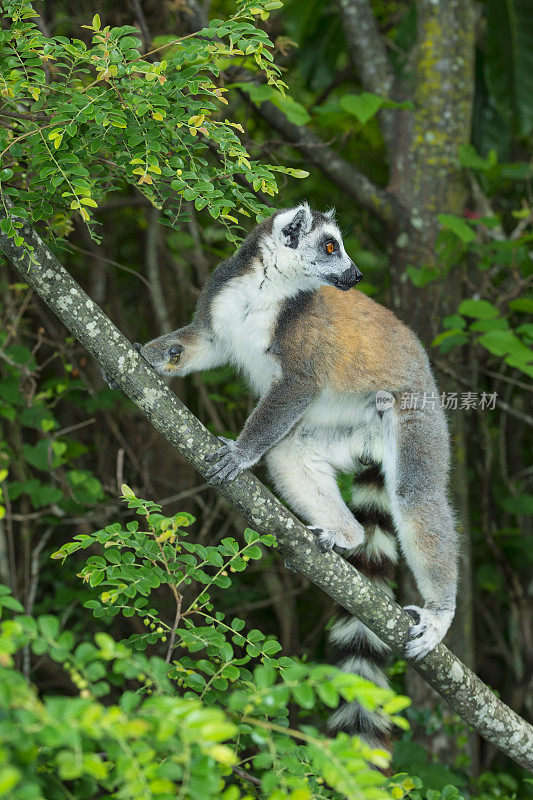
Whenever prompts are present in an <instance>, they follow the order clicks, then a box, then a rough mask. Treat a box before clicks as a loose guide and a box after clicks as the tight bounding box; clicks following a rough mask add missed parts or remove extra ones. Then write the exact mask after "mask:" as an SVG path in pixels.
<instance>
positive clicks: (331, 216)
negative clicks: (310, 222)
mask: <svg viewBox="0 0 533 800" xmlns="http://www.w3.org/2000/svg"><path fill="white" fill-rule="evenodd" d="M335 214H336V211H335V209H334V208H328V210H327V211H325V212H324V216H325V218H326V219H328V220H334V219H335Z"/></svg>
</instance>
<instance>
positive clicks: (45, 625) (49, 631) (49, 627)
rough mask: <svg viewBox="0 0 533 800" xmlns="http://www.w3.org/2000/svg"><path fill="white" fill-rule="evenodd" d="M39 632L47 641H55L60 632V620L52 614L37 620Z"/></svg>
mask: <svg viewBox="0 0 533 800" xmlns="http://www.w3.org/2000/svg"><path fill="white" fill-rule="evenodd" d="M37 625H38V626H39V630H40V632H41V633H42V635H43V636H44V638H45V639H55V637H56V636H57V633H58V631H59V620H58V618H57V617H53V616H52V615H51V614H44V615H43V616H41V617H39V618H38V620H37Z"/></svg>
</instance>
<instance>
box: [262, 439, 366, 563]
mask: <svg viewBox="0 0 533 800" xmlns="http://www.w3.org/2000/svg"><path fill="white" fill-rule="evenodd" d="M266 460H267V465H268V471H269V474H270V476H271V478H272V481H273V483H274V485H275V487H276V489H277V491H278V492H279V494H280V495H281V496H282V497H283V498H284V500H286V501H287V503H288V504H289V506H290V507H291V509H292V510H293V511H294V512H295V513H296V514H298V516H300V517H302V519H304V520H305V521H306V522H307V523H308V525H309V530H310V531H311V532H312V533H313V534H314V536H315V538H316V542H317V545H318V547H319V549H320V550H322V551H324V552H325V551H328V550H332V549H333V548H334V547H339V548H343V549H351V548H353V547H357V546H358V545H360V544H362V543H363V541H364V528H363V526H362V525H360V524H359V522H357V520H356V519H355V517H354V515H353V514H352V512H351V511H350V509H349V508H348V506H347V505H346V504H345V502H344V500H343V499H342V495H341V493H340V491H339V487H338V485H337V481H336V479H335V470H334V468H333V467H332V466H331V465H330V464H328V463H327V454H326V453H325V452H324V453H321V452H320V446H319V445H317V443H316V442H314V440H313V439H312V437H306V436H301V435H300V434H299V432H298V431H295V432H294V433H293V434H291V435H290V436H287V437H286V438H285V439H284V440H283V441H282V442H280V443H279V444H278V445H276V447H273V448H272V450H270V452H269V453H268V454H267V457H266Z"/></svg>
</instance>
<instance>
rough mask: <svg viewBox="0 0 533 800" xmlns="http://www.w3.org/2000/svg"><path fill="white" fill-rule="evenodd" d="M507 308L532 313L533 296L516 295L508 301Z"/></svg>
mask: <svg viewBox="0 0 533 800" xmlns="http://www.w3.org/2000/svg"><path fill="white" fill-rule="evenodd" d="M509 308H512V309H513V311H523V312H524V314H533V297H518V298H517V299H516V300H510V301H509Z"/></svg>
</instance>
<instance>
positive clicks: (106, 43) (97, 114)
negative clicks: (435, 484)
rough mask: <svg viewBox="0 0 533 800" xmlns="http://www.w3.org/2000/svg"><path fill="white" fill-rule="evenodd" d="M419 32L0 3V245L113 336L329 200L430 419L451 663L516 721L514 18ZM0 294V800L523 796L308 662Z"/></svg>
mask: <svg viewBox="0 0 533 800" xmlns="http://www.w3.org/2000/svg"><path fill="white" fill-rule="evenodd" d="M208 6H209V7H208ZM431 7H432V4H431V3H429V2H423V0H420V2H373V3H372V5H371V6H370V5H369V4H367V3H365V2H357V1H356V0H354V2H345V0H343V1H342V2H341V3H339V5H338V6H337V5H335V4H334V3H325V2H323V0H314V2H304V0H289V2H287V3H285V5H284V6H283V8H281V7H280V4H279V3H277V2H274V1H273V2H266V1H265V2H257V3H250V2H244V3H241V4H236V3H234V2H233V1H231V2H230V1H229V0H228V2H226V1H225V0H224V1H223V2H212V3H211V4H207V3H203V4H201V3H200V4H197V3H193V2H191V0H187V2H185V0H168V2H166V3H163V4H161V3H155V2H153V3H152V2H150V1H149V0H146V1H145V2H144V3H143V4H142V5H141V4H140V3H139V2H138V1H137V0H133V1H132V2H131V4H120V5H119V4H115V3H111V2H103V3H101V4H99V5H97V6H96V7H95V6H94V3H88V2H87V3H86V2H85V0H81V2H78V3H76V4H72V3H70V2H61V1H58V2H47V3H46V4H45V5H44V6H43V5H42V4H35V5H34V6H32V7H30V6H29V5H27V4H25V3H23V2H20V0H19V1H18V2H4V3H3V11H4V17H3V21H2V30H1V31H0V59H1V63H2V75H1V84H0V93H1V101H0V155H1V160H2V164H1V171H0V182H1V183H0V190H1V192H2V195H1V196H2V202H3V203H4V207H8V205H7V204H8V203H9V202H11V203H12V204H13V207H10V221H8V222H6V223H5V229H4V228H3V231H4V233H7V234H9V235H10V236H13V237H14V238H15V241H17V237H18V236H19V233H18V231H19V230H20V228H19V226H20V224H21V223H22V221H23V220H24V219H30V220H32V221H33V222H34V223H35V224H36V225H37V227H38V229H39V232H40V234H41V235H42V236H43V237H44V238H46V240H47V241H48V242H49V243H52V244H53V246H54V249H55V250H56V252H58V254H59V257H60V259H61V260H62V261H63V263H65V264H66V265H67V266H68V268H69V269H70V270H71V272H72V274H73V275H74V276H75V277H76V279H77V280H78V281H79V282H80V283H81V284H82V285H83V286H84V288H86V290H87V291H88V293H89V294H90V296H91V297H92V298H93V299H94V300H95V301H96V302H97V303H99V304H100V305H101V306H102V307H103V308H104V310H105V311H106V312H107V313H108V314H109V316H110V317H111V318H112V319H113V320H114V321H115V322H116V324H117V325H118V326H119V327H120V328H121V330H122V331H123V332H124V333H125V334H126V335H127V336H128V337H129V338H130V339H131V340H138V341H144V340H145V339H149V338H152V337H154V336H157V335H159V334H161V333H163V332H165V331H169V330H172V329H174V328H177V327H179V326H180V325H183V324H185V323H186V322H187V321H188V320H189V319H190V315H191V313H192V310H193V309H194V305H195V301H196V297H197V294H198V291H199V288H200V287H201V285H202V284H203V282H204V280H205V277H206V275H207V274H208V272H209V270H210V269H211V268H212V267H213V266H214V265H216V264H217V263H218V262H219V261H220V260H221V259H222V258H224V257H225V255H227V254H228V253H229V252H231V250H232V249H233V248H234V246H235V242H236V241H238V240H239V238H240V237H242V236H243V235H244V234H245V232H246V231H247V230H249V229H250V227H251V226H252V225H253V224H254V223H255V220H256V219H260V218H262V217H263V216H264V215H266V214H268V213H270V210H269V209H270V207H271V206H274V207H278V206H287V205H290V204H291V203H294V202H298V201H299V200H301V199H302V197H303V196H305V197H306V198H307V199H308V200H309V202H310V203H311V205H313V206H316V207H318V208H326V207H329V206H331V205H335V206H336V208H337V212H338V216H339V219H340V221H341V225H342V227H343V230H344V232H345V242H346V246H347V249H348V252H349V253H350V255H351V256H352V258H353V259H354V260H355V261H356V263H357V264H358V265H359V266H360V267H361V269H362V271H363V272H364V274H365V281H364V283H363V284H361V288H362V289H363V290H364V291H366V292H368V293H369V294H372V295H373V296H374V297H376V299H378V300H379V301H380V302H384V303H385V304H387V305H389V306H391V307H394V308H395V310H396V311H397V313H398V314H399V315H400V316H401V317H402V318H403V319H404V320H405V321H406V322H408V323H409V324H411V325H412V326H413V327H414V328H415V329H416V330H417V332H418V333H419V335H420V336H421V337H422V338H423V339H424V341H425V342H426V344H427V345H428V346H431V350H430V352H431V357H432V359H433V362H434V365H435V368H436V370H437V373H438V377H439V383H440V385H441V387H442V388H443V389H445V390H446V391H448V392H456V393H457V395H458V403H457V409H454V408H453V403H452V407H451V409H450V423H451V426H452V431H453V437H454V446H455V453H454V464H455V469H454V492H455V505H456V508H457V513H458V518H459V521H460V523H461V525H462V528H463V532H464V546H463V553H462V556H463V575H462V584H461V590H460V593H459V610H458V615H457V621H456V624H455V630H454V631H452V633H451V636H450V644H451V646H452V648H453V649H454V650H455V651H456V652H458V653H459V654H460V655H461V657H462V658H463V659H464V660H465V661H467V663H469V664H471V665H473V666H475V669H476V671H477V672H478V674H479V675H480V676H481V678H482V679H483V680H484V681H486V682H487V683H489V684H490V685H491V686H493V687H494V688H495V689H496V690H497V691H498V693H499V694H500V695H501V697H502V699H504V700H505V702H507V703H508V704H509V705H510V706H511V707H512V708H513V709H515V710H516V711H517V712H518V713H519V714H521V715H522V716H524V717H527V716H530V715H531V703H532V699H531V692H529V693H528V687H530V684H528V681H530V680H531V674H532V665H533V641H532V638H531V631H532V629H533V626H532V625H531V607H530V602H529V604H528V589H529V584H528V580H529V579H530V572H531V560H532V547H531V536H530V534H531V528H530V524H531V523H530V521H528V515H529V514H530V512H531V509H532V505H533V494H532V492H531V478H532V476H533V471H532V468H531V458H530V441H529V440H528V438H527V434H528V433H529V430H530V428H531V424H532V422H533V418H532V417H531V415H530V413H529V409H528V399H529V396H530V395H529V392H530V391H531V387H530V383H529V381H528V378H530V377H531V373H532V371H533V363H532V354H531V347H530V345H531V342H532V340H533V325H532V324H531V322H530V317H528V314H530V313H531V311H532V310H533V293H532V292H531V239H532V214H531V185H530V182H531V164H530V158H531V154H530V146H531V133H532V127H533V99H532V98H533V91H531V90H532V89H533V87H532V86H531V81H532V78H531V76H532V75H533V64H532V63H531V61H532V55H531V53H533V46H532V45H533V11H532V10H531V9H530V8H529V7H528V4H527V2H522V1H521V0H515V2H514V3H508V4H505V6H504V5H503V4H501V3H498V2H496V0H494V2H492V0H491V2H488V3H486V4H482V3H480V4H477V5H471V4H470V3H467V2H454V3H452V2H451V1H450V2H441V3H440V4H439V10H438V12H437V11H436V10H435V9H433V11H431ZM369 9H370V10H371V11H372V13H373V16H372V20H375V23H374V25H375V27H374V28H373V27H372V26H370V27H369V28H368V27H365V24H363V23H365V21H366V22H367V21H368V19H367V16H365V14H367V13H368V11H369ZM35 14H38V15H39V16H35ZM209 19H210V20H212V21H211V23H210V24H209V23H208V20H209ZM354 20H355V23H356V24H355V25H354V24H353V22H354ZM207 24H209V28H208V29H207V30H204V31H203V33H202V35H200V36H197V35H195V32H196V31H198V30H199V29H201V28H203V27H204V26H206V25H207ZM364 37H366V48H365V40H364ZM143 54H144V55H143ZM436 78H440V80H439V81H437V80H436ZM385 98H386V99H385ZM2 224H3V225H4V223H2ZM1 280H2V284H1V289H2V293H1V306H0V313H1V315H2V325H1V329H0V348H1V349H0V424H1V426H2V434H3V435H2V440H3V441H2V443H1V444H0V481H1V490H2V496H1V499H0V503H1V506H0V517H1V518H0V583H1V584H3V585H4V588H2V589H0V591H1V592H2V594H1V595H0V608H1V609H2V612H3V617H4V618H5V619H6V621H5V622H4V625H3V628H2V638H1V640H0V665H1V666H0V698H1V700H0V703H1V706H2V708H3V709H5V712H4V716H2V717H0V738H1V740H2V743H3V746H2V748H0V765H1V766H2V769H1V770H0V776H1V777H0V797H2V796H6V797H15V798H17V799H18V798H21V800H22V799H24V800H25V799H26V798H40V797H45V798H46V800H52V798H56V797H57V798H63V797H72V796H74V797H77V798H84V797H91V798H92V797H102V796H115V797H127V798H130V797H132V798H133V797H142V798H147V797H150V796H153V797H167V796H168V797H175V796H182V797H197V796H198V797H200V796H202V797H220V796H224V797H225V798H227V800H234V798H238V797H245V796H252V797H255V796H261V797H271V798H278V797H279V798H281V797H294V798H295V800H305V798H306V797H336V796H349V797H354V798H355V797H357V798H360V797H365V798H366V797H368V798H373V797H376V798H381V797H391V796H392V797H397V798H401V797H402V796H405V795H407V796H410V797H413V798H417V797H419V796H420V797H424V798H425V797H427V798H428V800H438V798H440V797H441V796H442V797H443V798H452V797H454V796H457V794H458V793H459V792H460V793H461V795H463V796H465V797H466V796H468V797H476V798H513V797H520V798H522V797H527V796H528V791H529V789H530V787H529V786H528V784H527V783H525V782H524V781H523V777H524V776H523V774H522V773H521V772H520V771H519V770H518V769H517V768H516V767H515V766H513V765H512V764H509V763H507V762H505V760H504V759H503V758H502V757H500V756H499V755H498V754H497V753H496V752H495V751H494V750H493V749H491V748H489V747H487V746H486V745H484V744H483V743H481V742H479V741H478V740H477V739H476V737H475V736H473V735H472V734H470V733H469V732H468V731H467V730H465V727H464V726H463V725H462V723H461V722H460V720H458V719H457V718H455V717H454V716H453V715H452V714H450V712H449V711H448V710H447V709H446V707H445V706H444V705H443V704H442V703H441V702H439V701H438V699H437V698H436V696H434V695H432V694H430V693H429V692H428V690H427V688H426V687H425V686H424V685H422V684H421V683H420V682H419V681H417V680H416V678H414V677H413V676H412V675H410V674H408V673H406V671H405V664H404V663H403V662H402V661H397V662H396V663H395V664H394V666H393V667H392V669H391V677H392V680H393V686H394V689H395V691H396V692H397V693H399V694H397V695H395V694H394V693H393V692H391V693H388V692H383V690H378V689H376V688H375V687H371V686H369V685H368V684H366V682H364V681H361V680H360V679H357V678H349V677H348V676H345V675H341V674H340V673H338V672H335V671H334V670H331V669H329V668H328V667H326V666H324V664H327V652H326V651H325V645H324V628H325V626H326V625H327V622H328V620H329V619H330V618H331V615H332V612H333V608H332V605H331V602H330V601H329V599H328V598H326V597H324V596H322V595H319V594H318V593H317V592H316V591H315V590H313V589H312V588H310V587H309V586H308V585H307V583H306V582H304V580H303V579H301V578H299V577H298V576H297V575H295V574H294V573H291V572H289V571H287V570H286V569H285V568H284V566H283V564H282V562H281V560H280V559H279V558H277V557H276V555H275V553H274V552H273V551H272V549H271V545H272V544H273V543H272V542H271V541H269V540H267V539H266V538H265V537H263V538H262V539H260V540H256V538H255V535H254V534H253V533H251V532H249V533H248V534H247V535H246V537H245V538H244V539H243V529H244V527H245V526H244V524H243V520H242V519H241V518H240V517H239V515H238V514H237V513H236V512H234V511H233V510H231V509H230V508H228V506H227V504H226V503H225V501H224V500H223V499H221V498H220V497H218V496H217V495H216V494H215V493H214V492H213V490H211V489H210V488H209V487H207V486H206V485H205V484H202V483H201V482H200V479H199V478H198V476H197V475H196V474H195V473H194V471H193V470H192V468H191V467H190V466H188V465H187V464H186V463H184V462H183V461H181V460H179V458H178V456H177V455H176V453H175V451H173V450H172V449H171V448H170V446H169V445H168V444H166V443H165V442H164V441H162V440H161V439H160V438H159V437H158V435H157V434H156V432H155V431H153V430H152V429H150V427H149V426H148V424H147V423H146V422H145V421H144V420H143V419H141V418H140V416H139V415H138V413H136V411H135V409H134V408H133V406H131V404H130V403H129V401H126V400H125V399H124V397H123V396H122V395H121V394H120V393H119V392H116V391H113V390H111V389H109V388H107V387H106V386H105V385H104V384H103V382H102V379H101V377H100V374H99V370H98V367H97V365H96V364H94V363H92V362H91V361H90V360H89V359H88V358H87V356H86V355H85V353H84V352H83V350H82V349H81V348H80V347H79V345H77V343H76V342H75V341H73V340H72V339H71V338H70V337H68V336H66V335H65V331H64V329H62V327H61V326H60V324H59V323H58V322H57V320H55V319H54V318H53V317H52V316H51V315H50V313H49V312H48V311H47V310H46V308H44V307H43V306H42V305H41V304H40V303H39V302H38V301H37V300H36V298H35V297H34V296H33V295H32V292H31V290H29V289H28V287H27V286H26V285H24V284H21V283H20V282H19V280H18V277H17V275H16V273H15V272H14V271H13V270H12V269H11V268H10V267H9V265H8V264H7V263H6V264H5V268H4V269H3V271H2V275H1ZM175 390H176V391H177V393H178V394H179V395H180V397H181V398H182V399H183V400H184V402H185V403H186V404H187V405H188V406H189V407H190V408H191V409H192V410H193V411H194V412H195V413H196V414H197V415H198V416H199V417H200V418H201V419H202V420H203V421H205V422H206V423H207V424H208V425H209V427H210V428H211V429H212V430H213V431H216V432H217V433H222V434H224V433H229V434H232V433H236V432H237V431H239V430H240V428H241V427H242V424H243V421H244V419H245V417H246V416H247V414H248V413H249V411H250V408H251V405H250V400H249V398H248V395H247V391H246V387H245V386H244V385H243V384H242V382H241V381H240V380H239V379H238V378H237V377H236V376H235V375H234V374H233V373H232V372H231V371H230V370H229V369H224V370H217V371H213V372H211V373H207V374H204V375H202V376H196V377H193V378H191V379H188V380H186V381H184V382H180V383H178V384H176V385H175ZM472 393H475V395H476V397H477V400H475V397H474V394H472ZM483 393H484V395H485V398H486V399H485V402H484V403H482V402H481V401H480V398H481V397H482V396H483ZM494 393H496V394H497V397H496V403H495V405H494V407H492V403H491V402H489V401H488V398H489V397H492V396H493V395H494ZM483 406H488V407H483ZM129 487H131V488H129ZM121 494H123V495H125V503H123V502H120V501H119V499H118V497H119V495H121ZM137 497H148V498H152V499H153V500H157V502H158V503H159V504H160V506H162V507H163V508H162V510H161V509H160V508H159V507H156V506H154V505H153V504H152V503H151V502H149V501H141V500H137ZM136 514H137V517H138V521H139V525H138V526H136V524H135V518H136V517H135V515H136ZM191 514H192V515H194V520H193V517H192V516H191ZM187 534H188V535H187ZM528 534H529V538H528ZM67 555H68V558H66V556H67ZM51 556H55V558H51ZM398 589H399V592H400V594H401V595H402V596H403V597H404V598H407V599H410V598H411V596H412V591H413V589H412V586H411V585H410V581H409V577H408V576H407V575H406V574H404V573H402V574H400V575H398ZM176 620H178V622H177V623H176ZM280 654H281V655H280ZM402 695H408V696H409V697H411V698H412V699H413V703H412V705H411V707H410V708H409V709H407V710H404V709H405V708H406V701H405V700H404V699H402ZM339 697H357V698H358V699H360V700H361V702H367V703H369V704H371V705H372V706H374V707H375V706H380V707H381V708H382V709H383V713H388V714H391V715H396V721H397V722H398V724H399V725H400V726H401V727H400V728H399V729H398V732H397V744H396V747H395V753H394V761H393V770H394V771H395V772H397V773H401V774H400V777H398V778H397V779H396V780H395V782H394V783H393V784H392V785H391V784H387V783H385V782H384V779H382V778H381V777H380V775H379V773H377V772H375V771H373V770H371V769H370V767H369V764H371V763H374V764H377V765H379V766H383V765H384V763H385V755H384V754H382V753H379V752H376V751H374V752H372V751H369V750H368V749H365V748H364V747H362V746H361V745H360V743H358V742H357V741H356V740H352V739H348V738H347V737H339V738H338V739H336V740H328V739H326V738H325V737H324V736H323V733H322V734H321V733H320V732H319V731H322V732H323V731H324V729H325V723H324V721H325V717H326V713H327V709H328V708H330V707H332V706H334V705H336V703H337V702H338V700H339ZM399 712H402V713H403V717H406V718H407V719H409V721H410V723H411V725H410V729H409V730H404V729H405V727H406V726H405V724H404V723H403V722H402V718H401V717H398V716H397V715H398V713H399ZM402 731H403V732H402ZM407 774H408V775H409V776H415V777H414V778H411V777H408V776H407ZM223 792H224V793H225V794H223Z"/></svg>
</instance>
